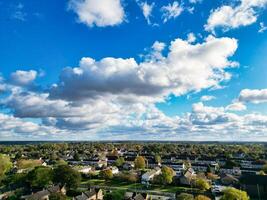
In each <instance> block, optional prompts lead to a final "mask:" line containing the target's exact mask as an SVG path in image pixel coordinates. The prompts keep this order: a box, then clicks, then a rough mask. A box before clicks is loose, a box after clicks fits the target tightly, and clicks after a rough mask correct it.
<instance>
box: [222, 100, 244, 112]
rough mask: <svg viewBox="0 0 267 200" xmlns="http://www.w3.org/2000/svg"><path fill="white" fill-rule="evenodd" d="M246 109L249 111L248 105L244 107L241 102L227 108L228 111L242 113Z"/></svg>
mask: <svg viewBox="0 0 267 200" xmlns="http://www.w3.org/2000/svg"><path fill="white" fill-rule="evenodd" d="M246 109H247V107H246V105H244V104H243V103H241V102H234V103H232V104H230V105H228V106H227V107H226V110H230V111H242V110H246Z"/></svg>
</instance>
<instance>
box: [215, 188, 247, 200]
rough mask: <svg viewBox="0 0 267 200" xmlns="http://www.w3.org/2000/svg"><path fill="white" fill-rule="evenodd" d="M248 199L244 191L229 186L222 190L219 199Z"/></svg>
mask: <svg viewBox="0 0 267 200" xmlns="http://www.w3.org/2000/svg"><path fill="white" fill-rule="evenodd" d="M237 199H238V200H249V197H248V195H247V193H246V192H245V191H242V190H238V189H236V188H233V187H229V188H227V189H225V190H224V191H223V196H222V198H221V199H220V200H237Z"/></svg>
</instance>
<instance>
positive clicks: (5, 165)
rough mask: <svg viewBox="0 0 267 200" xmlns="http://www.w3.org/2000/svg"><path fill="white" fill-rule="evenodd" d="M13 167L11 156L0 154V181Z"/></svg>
mask: <svg viewBox="0 0 267 200" xmlns="http://www.w3.org/2000/svg"><path fill="white" fill-rule="evenodd" d="M11 167H12V163H11V161H10V158H9V156H7V155H4V154H0V181H1V180H2V179H3V178H4V175H5V173H6V172H8V171H9V170H10V169H11Z"/></svg>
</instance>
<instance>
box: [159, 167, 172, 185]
mask: <svg viewBox="0 0 267 200" xmlns="http://www.w3.org/2000/svg"><path fill="white" fill-rule="evenodd" d="M173 176H174V171H173V169H172V168H170V167H167V166H163V167H162V169H161V174H160V177H161V181H162V184H164V185H166V184H171V183H172V178H173Z"/></svg>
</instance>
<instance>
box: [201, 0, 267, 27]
mask: <svg viewBox="0 0 267 200" xmlns="http://www.w3.org/2000/svg"><path fill="white" fill-rule="evenodd" d="M266 4H267V0H253V1H251V0H239V4H238V5H235V6H229V5H223V6H221V7H219V8H217V9H215V10H212V11H211V14H210V16H209V18H208V21H207V24H206V25H205V30H207V31H212V32H214V30H215V29H216V28H223V30H224V31H227V30H229V29H235V28H238V27H241V26H248V25H250V24H253V23H254V22H256V21H257V18H258V15H259V13H258V10H259V9H262V8H264V7H265V6H266Z"/></svg>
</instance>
